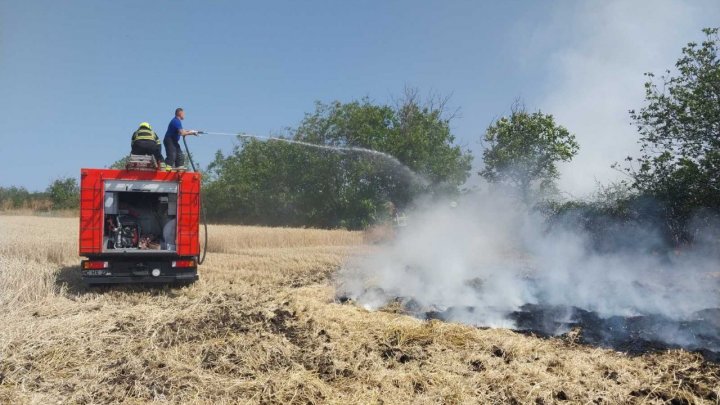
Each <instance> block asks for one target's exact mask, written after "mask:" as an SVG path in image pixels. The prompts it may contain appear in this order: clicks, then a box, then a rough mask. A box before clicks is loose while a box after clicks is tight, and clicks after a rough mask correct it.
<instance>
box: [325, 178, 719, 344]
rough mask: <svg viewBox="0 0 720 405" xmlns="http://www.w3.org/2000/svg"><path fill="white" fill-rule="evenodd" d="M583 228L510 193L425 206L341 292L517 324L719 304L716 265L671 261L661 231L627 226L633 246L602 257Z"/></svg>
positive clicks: (687, 255) (666, 313) (676, 257)
mask: <svg viewBox="0 0 720 405" xmlns="http://www.w3.org/2000/svg"><path fill="white" fill-rule="evenodd" d="M577 228H578V227H577V225H576V224H575V225H570V224H568V225H563V224H562V223H557V224H555V225H554V226H552V227H550V226H549V225H548V222H547V221H546V219H545V218H544V217H543V216H542V215H541V214H539V213H533V212H532V211H530V210H527V209H526V208H525V207H523V206H522V205H521V204H518V203H516V202H514V200H512V199H510V198H507V197H505V196H503V195H502V194H501V193H489V192H488V193H484V194H482V195H471V196H467V197H465V198H463V199H462V200H461V201H459V205H458V206H457V208H452V207H451V206H450V204H447V203H441V204H439V205H434V206H429V207H425V208H423V209H421V210H418V211H417V212H414V213H411V214H410V220H409V225H408V227H407V228H404V229H401V230H400V232H399V233H398V235H397V238H396V240H394V241H393V242H391V243H390V244H388V245H385V246H380V247H377V250H376V251H374V252H373V253H372V254H370V255H367V256H366V257H362V258H359V259H357V260H355V261H353V262H351V263H348V264H347V265H346V266H345V267H344V268H343V269H342V270H341V271H340V273H339V277H338V293H339V295H342V296H346V297H349V298H352V299H353V300H355V301H356V302H357V303H359V304H360V305H363V306H365V307H366V308H368V309H371V310H373V309H378V308H380V307H382V306H383V305H385V304H387V303H388V302H390V301H391V300H393V299H396V298H402V299H404V300H406V301H407V300H412V302H413V305H414V306H416V307H419V308H422V311H420V312H423V313H424V312H427V311H432V310H436V311H444V312H445V315H446V316H447V317H448V318H449V319H450V320H455V321H461V322H466V323H470V324H474V325H482V326H497V327H511V328H512V327H515V326H516V325H515V324H514V322H513V320H512V318H511V317H509V315H510V314H511V313H512V312H513V311H518V310H520V309H521V307H522V306H523V305H524V304H539V305H544V306H564V307H568V308H573V307H577V308H581V309H583V310H586V311H593V312H596V313H597V314H598V315H599V316H600V317H602V318H609V317H612V316H622V317H626V316H634V315H660V316H663V317H667V318H669V319H674V320H683V319H693V317H694V316H696V315H695V314H696V312H697V311H700V310H704V309H707V308H720V290H719V287H720V286H719V285H718V284H719V282H718V281H719V280H718V278H717V273H715V275H713V271H717V270H716V269H717V266H718V262H717V261H714V260H712V259H709V258H707V256H703V254H701V253H697V254H696V253H693V252H692V251H689V250H686V251H682V252H679V253H677V254H676V253H671V254H669V255H668V254H666V253H667V251H664V250H660V249H658V246H659V237H658V236H657V234H656V233H655V232H653V231H652V230H650V229H647V230H645V229H633V228H622V227H620V228H617V232H618V235H616V236H617V240H619V241H623V244H627V245H628V246H632V249H616V250H612V251H610V252H609V253H602V252H599V251H598V250H597V249H594V248H593V242H592V241H591V240H590V239H589V238H590V235H589V234H587V233H586V232H584V231H581V230H578V229H577ZM625 241H627V243H625ZM566 316H569V314H567V315H566ZM550 332H551V333H552V332H554V331H550ZM560 332H561V331H560ZM676 343H677V342H676Z"/></svg>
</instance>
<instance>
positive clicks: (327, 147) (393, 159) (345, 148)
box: [199, 131, 430, 187]
mask: <svg viewBox="0 0 720 405" xmlns="http://www.w3.org/2000/svg"><path fill="white" fill-rule="evenodd" d="M199 134H200V135H214V136H234V137H239V138H254V139H258V140H261V141H277V142H285V143H290V144H295V145H302V146H306V147H310V148H315V149H323V150H329V151H335V152H353V153H363V154H366V155H370V156H375V157H379V158H381V159H384V160H385V161H387V162H389V163H391V164H392V165H393V166H395V167H397V168H400V169H401V170H402V171H403V172H404V174H405V175H407V176H408V177H409V178H410V179H411V180H412V181H413V182H415V183H417V184H419V185H422V186H423V187H427V186H428V185H429V184H430V182H429V181H428V180H427V179H425V178H424V177H423V176H421V175H419V174H418V173H415V172H414V171H413V170H412V169H410V168H409V167H407V166H406V165H405V164H403V163H402V162H400V161H399V160H398V159H397V158H396V157H395V156H393V155H390V154H388V153H385V152H380V151H377V150H373V149H367V148H361V147H357V146H331V145H322V144H317V143H310V142H304V141H298V140H295V139H287V138H279V137H274V136H262V135H255V134H249V133H245V132H236V133H230V132H210V131H201V132H199Z"/></svg>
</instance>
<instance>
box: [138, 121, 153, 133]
mask: <svg viewBox="0 0 720 405" xmlns="http://www.w3.org/2000/svg"><path fill="white" fill-rule="evenodd" d="M143 127H145V128H147V129H149V130H151V131H152V127H151V126H150V124H148V123H147V122H141V123H140V128H143Z"/></svg>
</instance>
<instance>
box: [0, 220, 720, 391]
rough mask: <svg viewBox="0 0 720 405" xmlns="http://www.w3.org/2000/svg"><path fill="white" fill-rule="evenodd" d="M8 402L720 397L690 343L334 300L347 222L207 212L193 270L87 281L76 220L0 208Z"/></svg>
mask: <svg viewBox="0 0 720 405" xmlns="http://www.w3.org/2000/svg"><path fill="white" fill-rule="evenodd" d="M0 229H2V233H0V314H2V315H0V322H1V323H2V328H0V402H3V403H57V402H58V401H60V402H63V403H108V402H125V403H145V402H150V401H160V402H171V403H235V402H256V403H268V402H272V403H325V402H333V403H410V402H413V403H439V402H443V403H533V404H539V403H555V402H562V401H570V402H578V403H665V402H670V401H672V403H719V402H720V399H718V398H719V396H720V383H719V382H718V381H720V370H719V369H718V367H717V366H716V365H712V364H709V363H705V362H703V361H702V359H701V358H700V357H699V356H698V355H694V354H690V353H687V352H684V351H670V352H663V353H658V354H652V355H646V356H636V357H631V356H627V355H624V354H620V353H615V352H613V351H609V350H602V349H597V348H592V347H587V346H581V345H578V344H577V343H576V342H575V341H574V340H573V339H572V337H571V336H568V337H566V338H564V339H539V338H535V337H531V336H525V335H522V334H518V333H514V332H511V331H508V330H480V329H476V328H472V327H468V326H463V325H457V324H448V323H443V322H441V321H429V322H427V321H419V320H417V319H414V318H412V317H410V316H407V315H403V314H398V313H395V312H393V309H392V308H387V309H386V310H384V311H379V312H368V311H365V310H363V309H362V308H358V307H356V306H354V305H352V304H341V303H338V302H335V299H334V296H335V292H334V289H333V287H332V275H333V273H334V271H335V270H336V269H337V268H338V266H340V265H341V263H342V261H343V260H344V258H345V257H347V256H348V255H351V254H363V253H364V252H366V250H367V248H365V247H363V246H362V245H361V241H362V235H360V234H356V233H350V232H343V231H333V232H327V231H313V230H273V229H263V228H244V227H229V226H222V227H220V226H214V227H211V228H210V232H211V241H210V250H211V253H210V254H209V255H208V260H207V263H206V264H205V265H203V266H202V267H201V277H202V278H201V281H200V282H198V283H196V284H195V285H193V286H191V287H188V288H182V289H169V288H160V289H147V288H142V287H119V288H111V289H102V290H88V289H86V288H84V287H83V286H82V285H81V283H80V280H79V277H78V271H79V270H78V267H77V263H78V258H77V257H76V250H77V249H76V246H75V239H76V236H77V220H75V219H53V218H37V217H8V216H0Z"/></svg>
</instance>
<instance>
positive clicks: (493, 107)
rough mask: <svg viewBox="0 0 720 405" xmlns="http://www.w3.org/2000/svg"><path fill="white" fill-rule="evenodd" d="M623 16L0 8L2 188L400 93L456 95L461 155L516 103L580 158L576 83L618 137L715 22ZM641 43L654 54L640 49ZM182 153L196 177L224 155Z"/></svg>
mask: <svg viewBox="0 0 720 405" xmlns="http://www.w3.org/2000/svg"><path fill="white" fill-rule="evenodd" d="M626 3H627V2H626ZM635 3H636V5H634V6H632V7H635V8H634V9H632V8H631V9H627V8H626V7H625V6H623V3H621V2H594V3H592V2H586V3H584V4H581V2H571V1H560V2H554V3H549V2H531V1H502V2H500V1H498V2H494V3H491V2H478V1H453V2H439V1H362V2H361V1H357V2H341V1H330V0H328V1H303V2H299V1H267V2H248V3H245V2H238V1H210V2H199V1H198V2H190V1H153V2H148V1H118V2H100V1H63V2H58V1H2V2H0V126H1V128H2V130H1V131H0V141H1V143H0V145H2V146H0V148H1V149H0V150H1V151H2V155H1V156H0V157H1V159H2V168H3V169H2V170H0V186H9V185H19V186H24V187H27V188H28V189H30V190H42V189H44V188H45V187H46V185H47V184H48V183H49V182H50V181H52V180H53V179H54V178H57V177H60V176H77V174H78V172H79V169H80V168H81V167H104V166H107V165H109V164H110V163H112V162H113V161H115V160H117V159H118V158H120V157H122V156H123V155H125V154H126V153H127V152H128V151H129V138H130V135H131V133H132V132H133V131H134V129H135V128H136V127H137V124H138V123H139V122H141V121H149V122H150V123H152V124H153V126H154V127H155V128H156V130H157V132H158V133H159V135H161V136H162V135H163V133H164V131H165V128H166V126H167V123H168V121H169V120H170V118H172V113H173V110H174V108H175V107H177V106H182V107H184V108H185V110H186V114H187V117H186V120H185V126H186V127H187V128H199V129H206V130H209V131H218V132H237V131H243V132H251V133H257V134H262V135H267V134H273V133H278V132H280V131H282V130H283V129H284V128H286V127H288V126H295V125H297V123H298V122H299V121H300V120H301V119H302V117H303V115H304V113H306V112H310V111H312V110H313V108H314V102H315V101H316V100H320V101H324V102H329V101H332V100H336V99H337V100H341V101H349V100H352V99H357V98H361V97H363V96H368V97H370V98H371V99H372V100H375V101H377V102H390V101H391V98H392V96H397V95H399V94H400V93H401V92H402V91H403V88H404V87H405V86H412V87H417V88H418V89H420V91H421V92H422V93H428V92H435V93H439V94H443V95H450V94H452V98H451V101H450V105H451V107H453V108H460V117H459V118H458V119H457V120H456V121H454V124H453V125H454V127H453V130H454V133H455V134H456V136H457V138H458V139H457V141H458V143H459V144H461V145H464V146H467V147H469V148H471V149H473V150H475V151H476V152H479V151H480V150H481V148H480V146H479V144H478V140H479V138H480V136H481V135H482V133H483V132H484V129H485V128H486V127H487V125H488V124H490V123H491V122H492V120H493V119H494V118H496V117H498V116H499V115H502V114H503V113H506V112H507V111H508V110H509V106H510V104H511V103H512V102H513V100H515V99H516V98H518V97H521V98H523V99H524V100H525V102H526V104H527V105H528V107H530V108H533V109H535V108H541V109H543V110H544V111H548V112H550V113H555V114H558V116H559V117H567V118H566V119H567V120H568V121H570V122H572V123H573V126H574V127H570V126H569V129H570V130H571V131H573V132H576V133H578V135H579V138H580V140H581V147H582V146H583V142H582V139H583V138H582V136H580V135H581V134H585V133H588V131H590V132H592V129H593V128H597V127H598V126H599V125H602V123H603V122H606V121H607V120H605V119H602V117H601V118H600V119H598V121H597V122H593V119H591V118H584V119H582V120H581V119H578V118H577V117H578V116H582V115H583V114H580V113H573V111H574V110H573V109H574V108H576V106H577V103H574V102H572V101H569V100H572V98H573V94H574V93H576V92H578V91H582V90H583V88H584V87H583V86H585V84H584V81H583V80H579V79H578V78H577V77H576V76H577V75H578V74H581V76H583V77H586V78H587V80H590V81H591V82H593V83H595V86H594V87H593V88H592V89H589V90H588V91H590V92H592V91H594V92H596V93H597V92H601V93H602V94H605V92H607V88H608V87H610V88H613V87H612V86H611V85H606V84H605V82H604V81H606V80H607V81H616V80H615V79H616V78H617V75H619V74H621V75H622V78H623V80H621V81H619V83H620V85H617V86H616V87H615V89H617V91H615V92H614V93H612V94H611V95H612V97H611V99H612V100H616V101H617V102H613V104H612V105H611V107H612V108H609V107H608V108H607V110H608V111H607V114H609V115H612V116H613V117H616V120H617V122H618V123H622V125H625V126H627V121H628V120H627V115H626V114H625V113H624V111H626V110H627V109H629V108H633V107H636V106H637V102H639V101H640V100H641V99H638V94H640V96H641V92H642V82H643V80H644V79H643V77H642V73H643V72H645V71H658V70H662V69H664V68H667V67H671V66H672V63H673V62H674V61H675V60H676V59H677V57H678V55H679V50H680V46H682V45H683V44H684V43H686V42H688V41H690V40H694V39H698V38H700V36H699V33H700V29H701V28H702V27H704V26H710V25H713V23H715V24H717V23H716V22H717V21H720V5H719V4H718V2H716V1H697V2H694V3H692V4H690V5H688V4H685V3H686V2H674V1H647V2H635ZM648 9H654V10H655V11H652V10H651V11H648ZM638 11H641V13H640V12H638ZM636 20H637V21H638V23H637V24H635V21H636ZM638 27H640V28H642V29H637V28H638ZM669 27H670V28H669ZM656 34H657V35H656ZM658 35H659V37H658ZM625 36H627V37H625ZM653 38H659V39H662V40H658V41H656V42H657V43H653V44H652V45H651V46H649V47H648V45H647V44H648V42H649V41H653ZM648 49H649V50H648ZM595 50H597V52H595ZM597 55H601V56H602V55H604V56H602V58H601V59H602V60H600V61H597V62H593V60H594V58H597ZM603 64H608V66H609V67H608V68H607V69H605V68H602V69H598V65H599V66H600V67H603ZM578 69H580V70H582V71H581V72H578ZM612 69H615V70H612ZM633 87H636V88H635V90H633V91H632V92H631V93H630V94H627V95H626V94H625V93H623V92H624V91H625V89H629V88H633ZM628 91H630V90H628ZM638 92H639V93H638ZM583 95H584V96H583V97H584V100H585V103H594V102H595V101H594V100H599V99H606V98H607V97H606V96H607V95H605V96H602V97H596V96H593V94H592V93H588V92H584V93H583ZM620 104H626V105H620ZM616 105H617V108H615V106H616ZM592 107H593V106H592V105H588V108H584V109H583V110H584V111H586V110H590V109H592ZM618 111H620V112H619V113H618ZM574 121H576V122H574ZM560 123H561V124H562V123H563V122H562V121H561V122H560ZM617 125H618V128H620V124H617ZM611 132H613V133H615V132H617V131H611ZM597 138H598V136H593V137H592V139H597ZM601 138H602V137H601ZM625 138H626V139H627V138H628V137H627V136H625ZM189 141H190V143H191V149H192V150H193V153H194V155H195V156H196V157H197V159H198V160H199V161H200V162H201V163H208V162H209V161H210V160H211V159H212V157H213V155H214V152H215V151H216V150H217V149H223V150H229V149H230V148H231V147H232V140H231V139H226V138H220V137H210V136H207V137H201V138H198V139H196V138H190V139H189ZM608 142H610V143H612V142H611V141H610V140H608ZM588 149H589V150H593V149H596V148H594V146H592V144H591V146H590V148H588ZM588 159H589V158H588ZM590 161H591V159H590V160H587V162H590ZM610 163H612V162H610ZM594 164H596V165H598V167H599V166H600V165H602V164H605V163H604V162H599V163H594ZM580 166H582V167H584V166H587V165H583V164H582V163H580ZM572 171H573V172H577V170H572ZM583 176H585V177H583V178H582V179H585V178H587V179H592V178H593V176H594V175H593V173H592V172H588V173H587V174H584V175H583ZM595 177H596V178H597V176H595ZM600 178H604V177H602V176H600ZM590 181H592V180H590Z"/></svg>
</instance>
